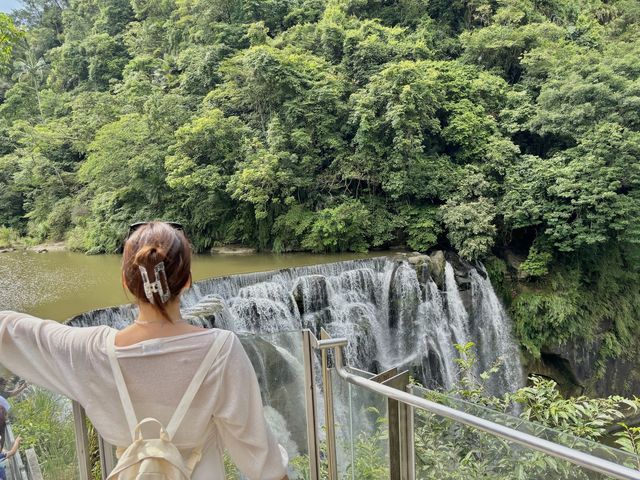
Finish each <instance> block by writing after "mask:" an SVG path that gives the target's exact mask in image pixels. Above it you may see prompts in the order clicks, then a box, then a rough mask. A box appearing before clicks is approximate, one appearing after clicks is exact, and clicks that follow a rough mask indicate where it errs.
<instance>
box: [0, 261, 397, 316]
mask: <svg viewBox="0 0 640 480" xmlns="http://www.w3.org/2000/svg"><path fill="white" fill-rule="evenodd" d="M389 253H390V252H373V253H364V254H356V253H342V254H309V253H290V254H280V255H276V254H271V253H254V254H243V255H224V254H212V255H195V256H194V257H193V262H192V272H193V279H194V281H198V280H202V279H205V278H212V277H220V276H226V275H233V274H237V273H248V272H258V271H266V270H276V269H280V268H287V267H296V266H304V265H313V264H319V263H329V262H337V261H341V260H351V259H356V258H368V257H374V256H381V255H388V254H389ZM121 258H122V257H121V256H120V255H95V256H87V255H84V254H81V253H75V252H47V253H35V252H22V251H18V252H9V253H2V254H0V310H16V311H21V312H26V313H29V314H31V315H35V316H37V317H41V318H48V319H53V320H58V321H63V320H66V319H68V318H70V317H72V316H74V315H77V314H79V313H82V312H86V311H88V310H92V309H95V308H102V307H108V306H111V305H120V304H124V303H130V302H131V301H132V299H133V296H132V295H131V294H128V295H129V297H127V295H126V294H125V291H124V290H123V288H122V284H121V282H120V278H121V273H120V263H121ZM127 293H128V292H127Z"/></svg>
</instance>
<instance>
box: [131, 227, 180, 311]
mask: <svg viewBox="0 0 640 480" xmlns="http://www.w3.org/2000/svg"><path fill="white" fill-rule="evenodd" d="M160 262H164V269H165V273H166V276H167V285H165V284H164V282H162V288H163V289H164V290H165V292H166V289H167V288H169V293H170V295H169V299H168V300H167V303H169V302H171V301H172V300H174V299H175V298H177V297H178V296H179V295H180V292H181V291H182V289H183V288H184V286H185V285H187V283H188V282H190V281H191V244H190V243H189V240H188V239H187V236H186V235H185V234H184V232H183V231H182V230H178V229H175V228H173V227H172V226H171V225H169V224H168V223H164V222H149V223H147V224H145V225H143V226H141V227H140V228H138V229H137V230H136V231H135V232H133V233H132V234H131V236H130V237H129V238H128V239H127V241H126V242H125V244H124V251H123V255H122V273H123V281H124V282H125V283H126V285H123V286H126V287H127V288H128V290H129V291H130V292H131V293H133V294H134V295H135V297H136V298H137V299H138V301H139V302H142V303H149V304H151V302H150V301H149V299H148V298H147V296H146V295H145V292H144V282H143V280H142V274H141V273H140V267H141V266H142V267H144V268H146V269H147V274H148V275H149V280H150V281H151V282H153V281H155V280H156V279H155V272H154V268H155V266H156V265H157V264H158V263H160ZM152 295H153V303H152V306H153V307H154V308H155V309H156V310H158V312H159V313H160V314H161V315H162V316H163V317H164V318H165V319H167V320H168V321H170V322H171V321H172V320H171V318H170V317H169V314H168V313H167V309H166V304H167V303H163V302H162V299H161V298H160V294H159V293H158V292H154V293H152Z"/></svg>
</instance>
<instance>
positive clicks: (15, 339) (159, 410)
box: [0, 311, 287, 480]
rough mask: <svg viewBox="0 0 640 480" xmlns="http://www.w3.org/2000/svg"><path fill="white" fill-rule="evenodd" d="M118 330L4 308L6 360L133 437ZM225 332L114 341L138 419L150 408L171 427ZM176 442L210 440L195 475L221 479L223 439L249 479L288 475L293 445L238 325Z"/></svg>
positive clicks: (1, 345)
mask: <svg viewBox="0 0 640 480" xmlns="http://www.w3.org/2000/svg"><path fill="white" fill-rule="evenodd" d="M112 332H113V329H112V328H111V327H108V326H98V327H70V326H68V325H63V324H60V323H58V322H55V321H52V320H41V319H39V318H36V317H33V316H30V315H27V314H22V313H17V312H11V311H3V312H0V364H2V365H4V366H5V367H6V368H8V369H9V370H10V371H11V372H13V373H14V374H16V375H19V376H20V377H22V378H24V379H26V380H28V381H30V382H32V383H34V384H37V385H40V386H42V387H44V388H46V389H48V390H51V391H54V392H57V393H60V394H62V395H64V396H66V397H68V398H70V399H73V400H76V401H77V402H78V403H80V404H81V405H82V406H83V407H84V409H85V411H86V413H87V416H88V417H89V419H90V420H91V422H92V423H93V425H94V426H95V428H96V430H97V431H98V432H99V433H100V435H101V436H102V437H103V438H104V439H105V440H106V441H107V442H109V443H111V444H112V445H116V446H123V447H126V446H128V445H129V444H130V443H131V434H130V432H129V428H128V426H127V422H126V418H125V414H124V409H123V407H122V404H121V402H120V398H119V396H118V392H117V389H116V384H115V379H114V376H113V373H112V371H111V366H110V364H109V357H108V354H107V347H106V346H107V343H106V342H108V341H109V340H110V339H111V340H112V335H111V333H112ZM220 332H221V331H220V330H218V329H211V330H206V331H202V332H193V333H187V334H183V335H177V336H173V337H166V338H158V339H152V340H145V341H143V342H140V343H136V344H134V345H130V346H126V347H116V355H117V357H118V362H119V364H120V368H121V369H122V373H123V376H124V379H125V382H126V384H127V388H128V390H129V394H130V396H131V401H132V403H133V406H134V410H135V412H136V416H137V418H138V421H140V420H142V419H143V418H145V417H153V418H157V419H158V420H160V421H161V422H162V423H163V424H164V425H165V427H166V425H167V424H168V423H169V419H170V418H171V416H172V414H173V412H174V411H175V409H176V407H177V405H178V403H179V401H180V399H181V398H182V395H183V394H184V392H185V390H186V389H187V386H188V385H189V382H190V381H191V379H192V377H193V375H194V374H195V372H196V370H197V369H198V367H199V365H200V363H201V362H202V359H203V358H204V356H205V355H206V353H207V351H208V350H209V348H210V347H211V344H212V342H213V341H214V340H215V338H216V336H217V335H219V334H220ZM173 442H174V444H175V445H176V446H177V447H178V448H179V449H180V450H181V453H182V454H183V455H184V456H185V458H187V456H188V454H189V453H190V451H191V449H192V448H194V447H196V446H198V445H201V444H203V443H204V445H205V447H204V449H203V455H202V460H201V461H200V463H199V464H198V465H197V466H196V468H195V470H194V472H193V477H192V478H193V480H218V479H220V480H222V479H224V464H223V457H222V451H223V449H225V448H226V449H227V451H228V452H229V455H230V456H231V458H232V460H233V461H234V462H235V464H236V465H237V466H238V468H239V469H240V470H241V471H242V473H243V474H244V475H246V476H247V477H248V478H250V479H252V480H254V479H255V480H276V479H277V480H280V479H281V478H282V477H284V476H285V475H286V464H287V459H286V454H282V453H281V450H280V448H279V445H278V443H277V441H276V440H275V438H274V436H273V435H272V433H271V432H270V430H269V428H268V426H267V424H266V422H265V419H264V412H263V407H262V399H261V397H260V390H259V387H258V381H257V379H256V375H255V372H254V370H253V367H252V365H251V363H250V361H249V358H248V357H247V355H246V353H245V351H244V349H243V348H242V345H241V344H240V341H239V340H238V337H237V336H236V335H232V338H231V339H229V340H228V341H226V343H225V344H224V346H223V348H222V350H221V351H220V353H219V354H218V356H217V358H216V360H215V361H214V363H213V365H212V367H211V369H210V370H209V373H208V374H207V376H206V377H205V380H204V382H203V384H202V386H201V388H200V390H199V391H198V393H197V395H196V396H195V398H194V400H193V403H192V405H191V407H190V409H189V411H188V413H187V415H186V417H185V419H184V421H183V423H182V425H181V426H180V428H179V429H178V431H177V433H176V435H175V437H174V438H173Z"/></svg>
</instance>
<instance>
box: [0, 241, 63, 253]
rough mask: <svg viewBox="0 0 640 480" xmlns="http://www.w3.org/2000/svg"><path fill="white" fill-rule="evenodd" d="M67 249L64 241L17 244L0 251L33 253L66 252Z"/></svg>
mask: <svg viewBox="0 0 640 480" xmlns="http://www.w3.org/2000/svg"><path fill="white" fill-rule="evenodd" d="M68 250H69V249H68V248H67V246H66V245H65V243H64V242H56V243H39V244H37V245H24V244H22V245H21V244H18V245H17V246H16V245H11V246H8V247H4V248H0V253H11V252H20V251H22V252H35V253H47V252H66V251H68Z"/></svg>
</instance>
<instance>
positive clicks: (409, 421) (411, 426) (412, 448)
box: [402, 385, 416, 480]
mask: <svg viewBox="0 0 640 480" xmlns="http://www.w3.org/2000/svg"><path fill="white" fill-rule="evenodd" d="M407 392H409V393H411V394H413V385H408V386H407ZM402 407H403V409H404V415H405V423H406V426H407V431H406V437H405V441H406V444H407V462H408V465H407V467H408V468H407V476H408V478H409V480H415V478H416V438H415V436H416V430H415V428H416V426H415V423H414V408H413V406H412V405H409V404H406V403H403V404H402Z"/></svg>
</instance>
